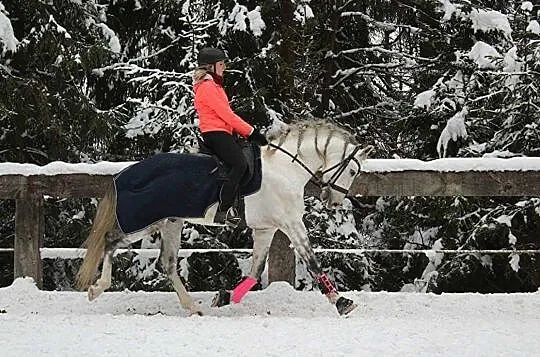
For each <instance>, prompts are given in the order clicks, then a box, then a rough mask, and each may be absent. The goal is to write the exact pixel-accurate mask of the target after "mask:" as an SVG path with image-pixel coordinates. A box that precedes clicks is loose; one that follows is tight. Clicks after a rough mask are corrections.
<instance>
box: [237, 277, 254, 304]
mask: <svg viewBox="0 0 540 357" xmlns="http://www.w3.org/2000/svg"><path fill="white" fill-rule="evenodd" d="M255 284H257V280H256V279H254V278H252V277H250V276H248V277H247V278H246V279H245V280H244V281H243V282H241V283H240V284H238V286H237V287H236V288H234V290H233V291H232V296H231V301H232V302H234V303H235V304H238V303H239V302H240V301H241V300H242V298H243V297H244V295H246V294H247V293H248V291H250V290H251V288H252V287H254V286H255Z"/></svg>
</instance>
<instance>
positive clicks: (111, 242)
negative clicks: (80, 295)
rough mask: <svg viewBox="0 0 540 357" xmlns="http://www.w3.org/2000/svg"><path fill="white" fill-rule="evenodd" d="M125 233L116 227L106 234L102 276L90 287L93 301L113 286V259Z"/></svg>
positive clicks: (90, 297)
mask: <svg viewBox="0 0 540 357" xmlns="http://www.w3.org/2000/svg"><path fill="white" fill-rule="evenodd" d="M124 237H125V235H124V234H123V233H122V232H120V230H119V229H118V228H115V229H114V230H113V231H111V232H107V233H106V234H105V240H106V243H105V253H104V256H103V267H102V269H101V277H100V278H99V279H98V280H97V281H96V283H95V284H94V285H91V286H90V287H89V288H88V300H90V301H92V300H94V299H95V298H97V297H98V296H99V295H101V293H103V292H104V291H105V290H107V289H108V288H110V287H111V279H112V277H111V276H112V261H113V255H114V251H115V250H116V249H117V248H118V246H119V245H121V244H122V242H123V240H124Z"/></svg>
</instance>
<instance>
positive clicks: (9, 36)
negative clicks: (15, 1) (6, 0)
mask: <svg viewBox="0 0 540 357" xmlns="http://www.w3.org/2000/svg"><path fill="white" fill-rule="evenodd" d="M3 11H5V8H4V4H2V2H1V1H0V42H1V43H2V44H3V45H4V46H3V47H4V49H3V52H4V53H5V52H6V50H7V51H12V52H15V51H16V50H17V44H18V43H19V41H18V40H17V39H16V38H15V34H14V33H13V26H11V21H10V20H9V18H8V17H7V16H6V14H4V12H3ZM2 55H3V54H2Z"/></svg>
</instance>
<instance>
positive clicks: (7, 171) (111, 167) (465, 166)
mask: <svg viewBox="0 0 540 357" xmlns="http://www.w3.org/2000/svg"><path fill="white" fill-rule="evenodd" d="M486 156H487V157H484V158H445V159H437V160H431V161H422V160H417V159H367V160H366V161H365V162H364V165H363V166H362V171H363V172H396V171H439V172H449V171H454V172H460V171H461V172H462V171H540V158H538V157H512V158H507V159H506V158H497V157H489V154H487V155H486ZM134 163H135V161H126V162H110V161H101V162H98V163H95V164H88V163H77V164H70V163H66V162H62V161H54V162H51V163H49V164H47V165H44V166H38V165H34V164H19V163H13V162H2V163H0V176H4V175H23V176H32V175H47V176H54V175H63V174H88V175H115V174H117V173H118V172H120V171H122V170H123V169H125V168H126V167H128V166H130V165H133V164H134Z"/></svg>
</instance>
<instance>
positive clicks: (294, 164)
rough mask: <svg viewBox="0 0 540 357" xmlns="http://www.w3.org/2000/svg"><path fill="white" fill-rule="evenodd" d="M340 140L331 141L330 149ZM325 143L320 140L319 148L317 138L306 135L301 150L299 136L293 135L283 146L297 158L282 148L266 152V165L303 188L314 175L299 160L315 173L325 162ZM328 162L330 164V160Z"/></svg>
mask: <svg viewBox="0 0 540 357" xmlns="http://www.w3.org/2000/svg"><path fill="white" fill-rule="evenodd" d="M338 141H339V140H333V141H331V142H330V145H329V147H328V151H331V150H336V145H339V143H338ZM324 144H325V140H319V141H318V146H319V148H318V149H317V148H316V147H315V138H311V137H306V138H304V139H303V140H302V142H301V146H300V150H298V137H297V136H295V135H292V136H291V137H289V138H287V140H286V141H285V142H284V143H283V144H282V145H281V147H282V148H283V150H286V151H287V152H289V153H290V154H291V155H293V156H295V159H293V158H291V156H289V155H287V154H285V153H283V152H282V151H281V150H276V151H275V152H266V153H265V156H264V157H265V165H266V166H267V168H268V169H269V170H268V171H269V172H278V173H279V174H280V175H283V176H286V177H287V178H288V179H289V180H290V181H292V182H294V183H296V184H297V185H298V186H301V187H302V188H303V187H304V186H305V184H306V183H307V182H308V181H309V180H310V179H311V177H312V175H311V173H310V172H309V171H308V170H306V169H305V168H304V167H302V165H301V164H299V162H298V161H300V162H302V164H303V165H305V166H306V167H307V168H308V169H309V170H310V171H311V172H312V173H315V172H316V171H317V170H319V169H320V168H321V166H322V165H323V164H324V159H323V158H322V157H321V154H320V153H323V152H324V151H325V150H324ZM327 158H328V157H327ZM326 164H328V161H327V162H326Z"/></svg>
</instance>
